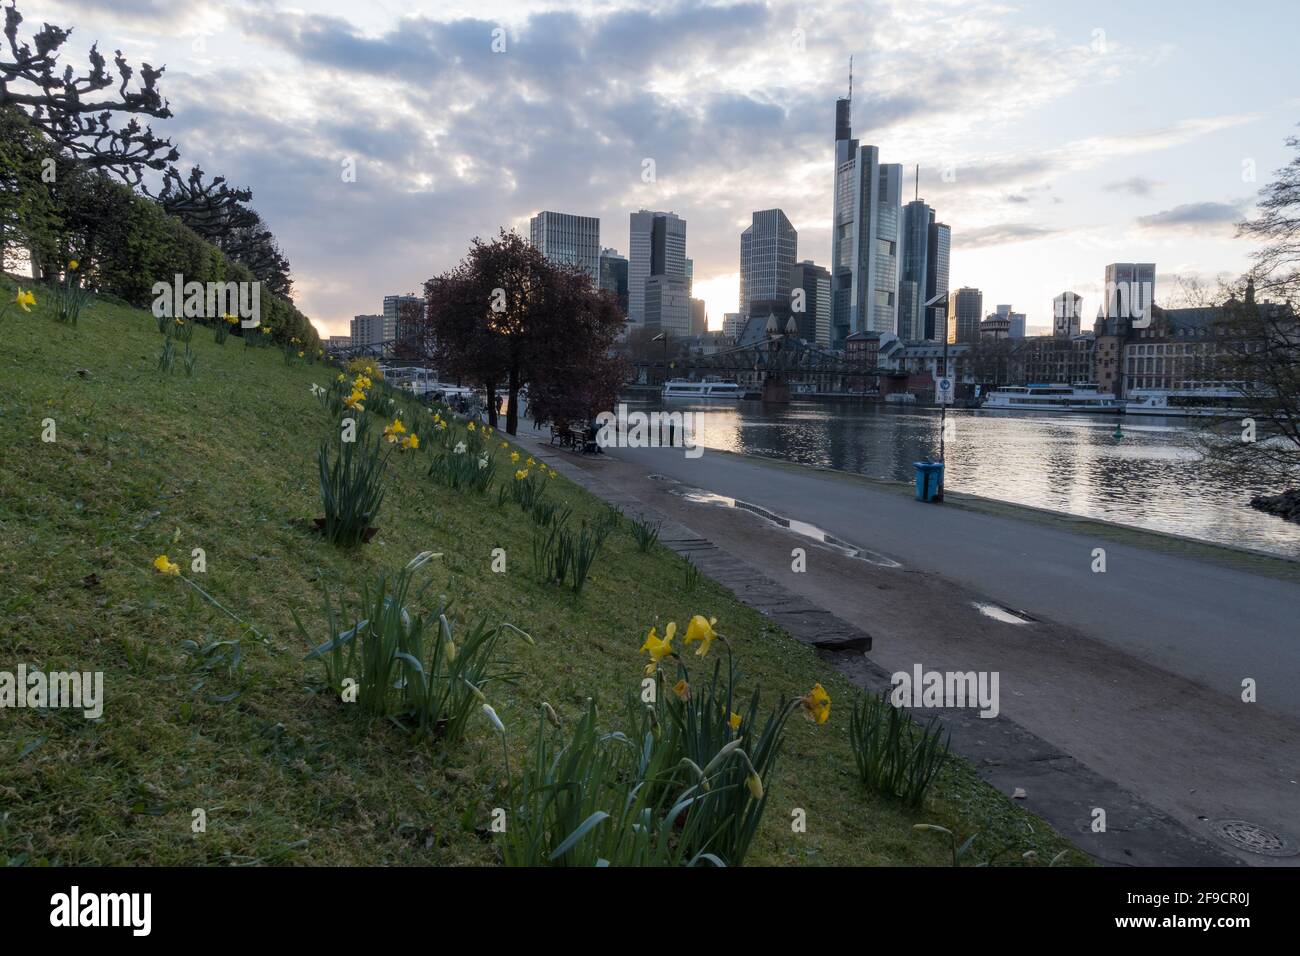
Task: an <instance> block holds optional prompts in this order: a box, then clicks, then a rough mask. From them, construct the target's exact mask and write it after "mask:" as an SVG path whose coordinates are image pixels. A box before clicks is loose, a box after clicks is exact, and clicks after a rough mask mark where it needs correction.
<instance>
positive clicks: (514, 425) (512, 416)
mask: <svg viewBox="0 0 1300 956" xmlns="http://www.w3.org/2000/svg"><path fill="white" fill-rule="evenodd" d="M509 388H510V393H509V399H508V401H507V402H506V432H507V433H508V434H510V435H515V434H518V432H519V367H518V366H517V365H512V366H511V367H510V385H509Z"/></svg>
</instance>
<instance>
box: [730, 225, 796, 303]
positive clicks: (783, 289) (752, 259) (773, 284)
mask: <svg viewBox="0 0 1300 956" xmlns="http://www.w3.org/2000/svg"><path fill="white" fill-rule="evenodd" d="M798 245H799V234H798V233H797V232H796V231H795V228H794V226H792V225H790V220H789V219H787V218H786V215H785V213H784V212H782V211H781V210H780V209H763V210H760V211H758V212H755V213H754V214H753V216H752V217H751V222H750V225H749V227H748V228H747V229H746V230H745V231H744V232H742V233H741V234H740V311H741V312H742V313H743V314H744V315H746V316H754V315H760V314H761V315H767V314H768V313H769V312H775V313H776V314H778V315H789V314H790V270H791V269H793V268H794V263H795V259H796V258H797V255H796V251H797V249H798Z"/></svg>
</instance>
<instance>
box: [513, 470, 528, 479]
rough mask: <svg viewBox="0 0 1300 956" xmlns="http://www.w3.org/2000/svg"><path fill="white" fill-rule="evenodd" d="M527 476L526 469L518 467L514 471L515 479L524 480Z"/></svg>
mask: <svg viewBox="0 0 1300 956" xmlns="http://www.w3.org/2000/svg"><path fill="white" fill-rule="evenodd" d="M527 478H528V469H526V468H520V469H519V470H518V471H516V472H515V481H524V480H526V479H527Z"/></svg>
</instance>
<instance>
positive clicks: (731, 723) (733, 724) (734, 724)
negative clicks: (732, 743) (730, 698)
mask: <svg viewBox="0 0 1300 956" xmlns="http://www.w3.org/2000/svg"><path fill="white" fill-rule="evenodd" d="M727 726H728V727H730V728H731V729H732V730H739V729H740V714H738V713H736V712H735V711H734V710H733V711H732V712H731V716H730V717H728V718H727Z"/></svg>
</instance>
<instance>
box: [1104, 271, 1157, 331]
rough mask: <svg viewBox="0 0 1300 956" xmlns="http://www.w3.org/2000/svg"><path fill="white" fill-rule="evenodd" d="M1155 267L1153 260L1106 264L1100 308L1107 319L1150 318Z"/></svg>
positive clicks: (1153, 296)
mask: <svg viewBox="0 0 1300 956" xmlns="http://www.w3.org/2000/svg"><path fill="white" fill-rule="evenodd" d="M1155 293H1156V267H1155V263H1152V262H1112V263H1111V264H1110V265H1108V266H1106V288H1105V293H1104V294H1103V296H1102V308H1103V309H1104V310H1105V317H1106V318H1108V319H1123V320H1126V321H1132V320H1133V319H1143V318H1150V316H1151V304H1152V303H1153V302H1154V301H1155Z"/></svg>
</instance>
